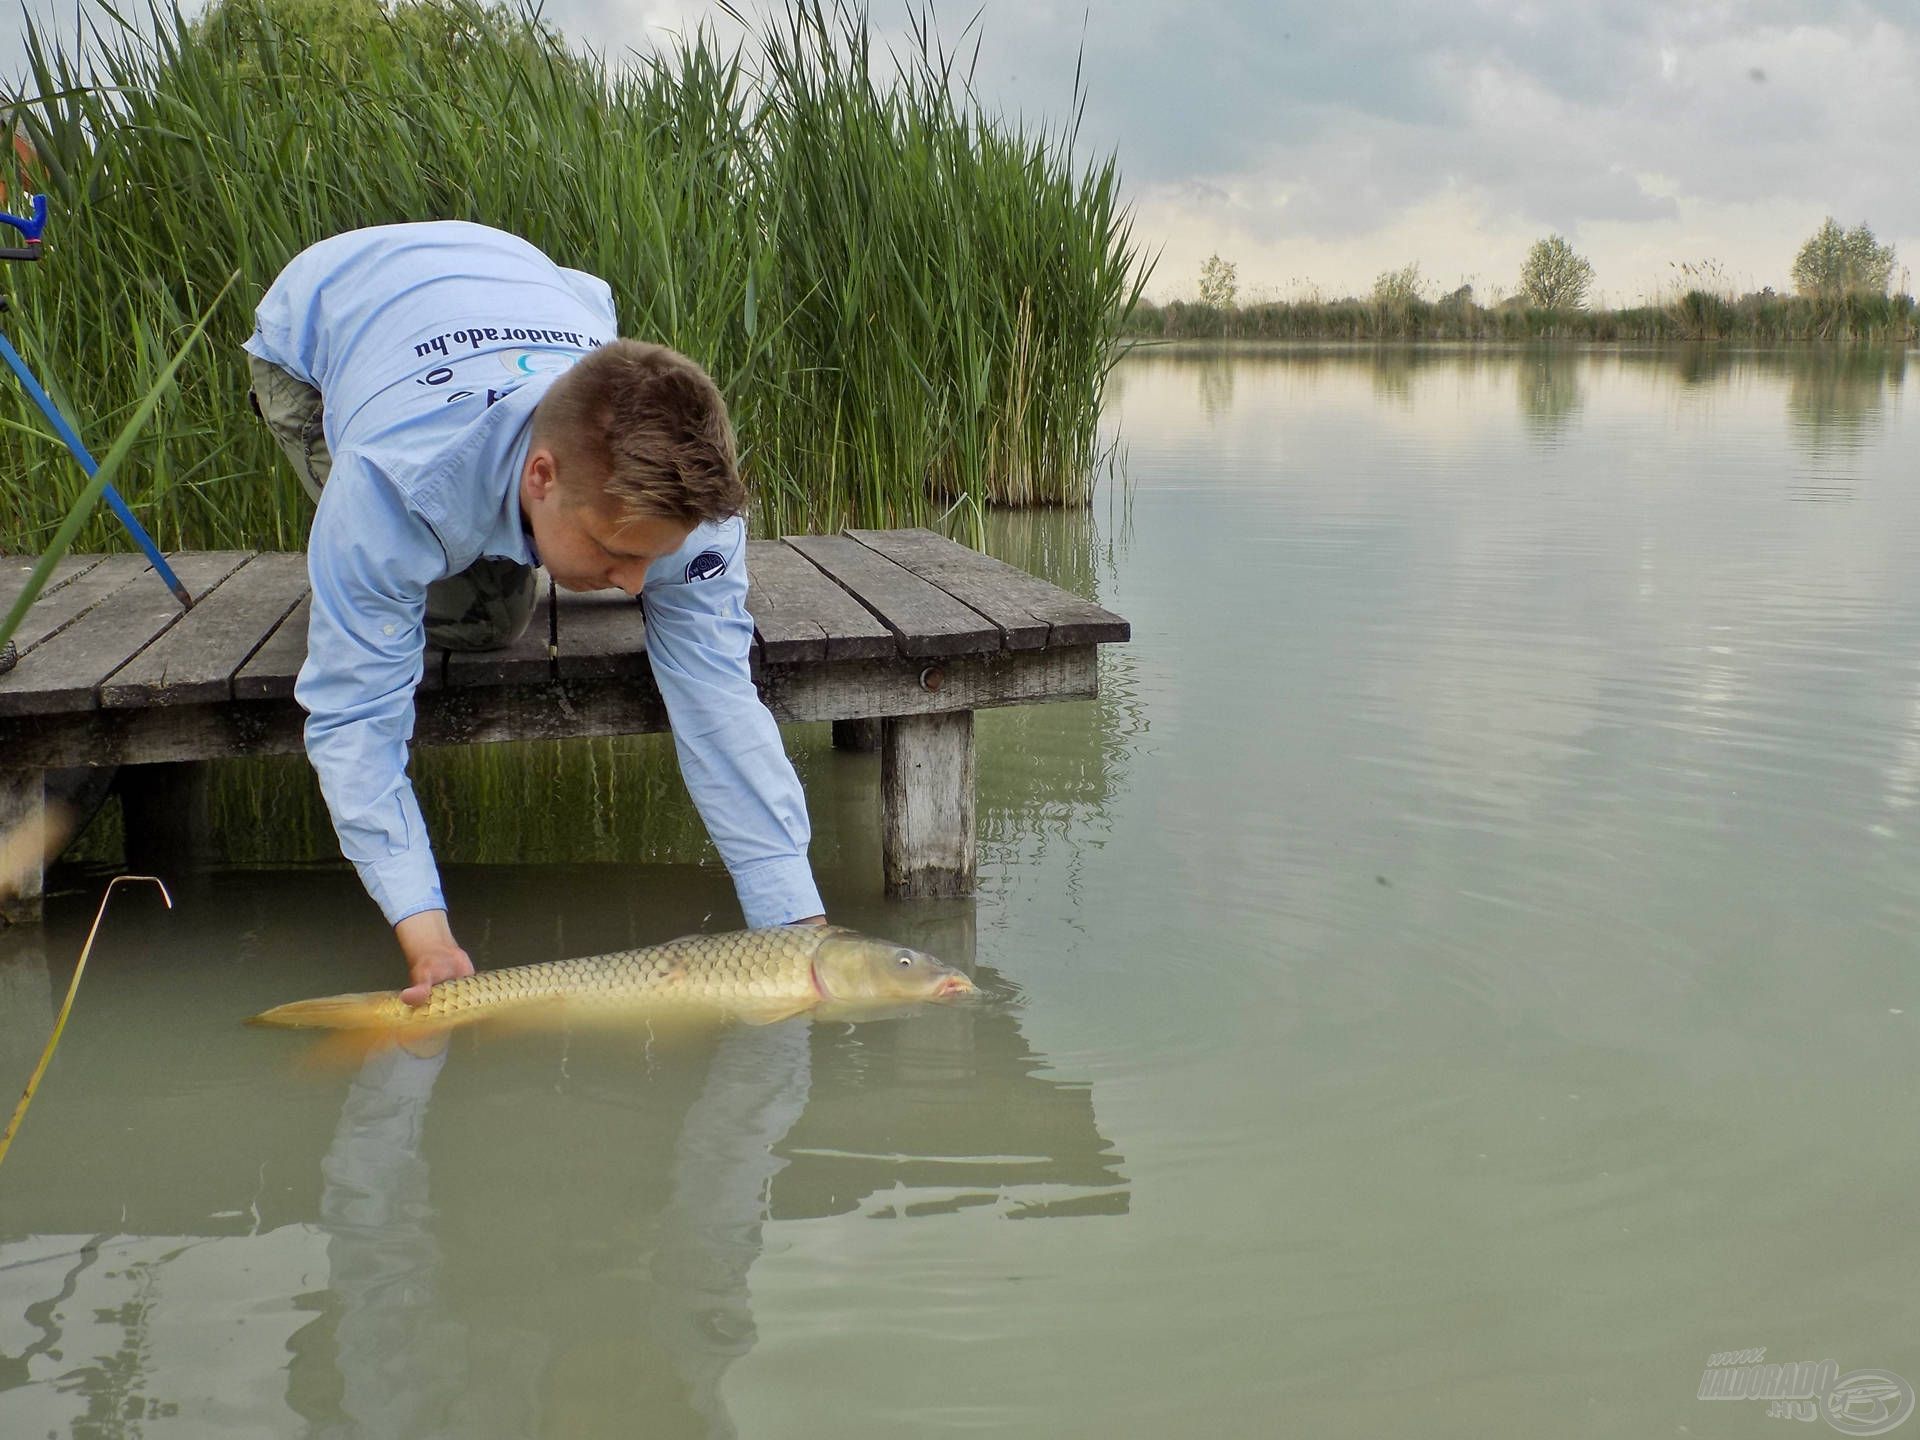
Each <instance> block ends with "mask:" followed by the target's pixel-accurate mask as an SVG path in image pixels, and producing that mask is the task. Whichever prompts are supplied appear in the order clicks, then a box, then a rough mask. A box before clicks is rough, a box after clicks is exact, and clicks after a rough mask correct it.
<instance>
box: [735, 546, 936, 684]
mask: <svg viewBox="0 0 1920 1440" xmlns="http://www.w3.org/2000/svg"><path fill="white" fill-rule="evenodd" d="M747 613H748V614H750V615H752V616H753V627H754V629H755V630H756V631H758V632H759V635H760V652H761V656H762V658H763V659H764V660H765V661H766V662H767V663H768V664H770V665H774V664H778V665H785V664H789V663H792V662H793V661H797V660H883V659H885V658H887V657H888V656H890V655H897V654H898V653H899V647H898V645H897V643H896V642H895V640H894V638H893V632H892V631H891V630H889V629H888V628H887V627H886V626H885V625H883V624H881V623H880V622H879V621H878V620H876V619H875V618H874V617H873V616H872V615H871V614H870V613H869V612H868V611H867V609H866V607H865V606H863V605H861V604H860V602H859V601H857V600H855V599H854V598H853V597H852V596H851V595H849V594H847V592H846V591H845V590H843V589H841V588H840V587H839V586H838V585H836V584H834V582H833V581H832V580H830V579H828V578H827V577H826V576H825V575H823V574H821V573H820V569H819V567H818V566H816V565H814V564H812V563H811V562H809V561H808V560H807V559H806V557H805V556H803V555H801V554H800V553H799V552H798V551H796V550H794V549H793V548H792V547H791V546H789V545H784V544H782V543H781V542H780V541H778V540H750V541H748V542H747Z"/></svg>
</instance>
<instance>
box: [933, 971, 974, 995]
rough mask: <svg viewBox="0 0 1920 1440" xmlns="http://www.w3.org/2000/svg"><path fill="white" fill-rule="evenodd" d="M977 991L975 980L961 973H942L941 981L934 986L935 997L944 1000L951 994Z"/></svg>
mask: <svg viewBox="0 0 1920 1440" xmlns="http://www.w3.org/2000/svg"><path fill="white" fill-rule="evenodd" d="M974 993H976V992H975V990H974V986H973V982H972V981H971V980H969V979H968V978H967V977H966V976H964V975H961V974H958V973H956V974H953V975H942V976H941V977H940V983H939V984H937V985H935V986H934V987H933V998H934V999H936V1000H944V999H946V998H947V997H948V996H949V995H972V994H974Z"/></svg>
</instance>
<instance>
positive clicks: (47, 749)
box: [0, 645, 1098, 770]
mask: <svg viewBox="0 0 1920 1440" xmlns="http://www.w3.org/2000/svg"><path fill="white" fill-rule="evenodd" d="M436 653H438V652H436ZM1095 656H1096V652H1095V649H1094V647H1093V646H1091V645H1086V646H1078V647H1072V648H1069V649H1065V650H1027V651H1000V652H997V653H995V654H992V655H968V656H956V657H954V658H952V659H950V660H943V661H939V662H937V663H935V664H932V665H929V664H928V663H927V662H924V661H918V660H903V659H900V658H898V657H896V658H894V659H892V660H849V661H842V662H840V663H838V664H835V663H832V662H829V663H826V664H815V665H796V666H779V665H769V666H767V667H766V669H765V672H764V674H763V675H762V678H761V682H760V695H761V698H762V699H763V700H765V701H766V704H767V708H768V709H770V710H771V711H772V712H773V715H774V718H775V719H776V720H779V721H781V722H783V723H786V722H794V721H819V720H861V719H866V718H867V717H869V716H873V715H937V714H943V713H946V712H949V711H953V710H980V709H986V708H989V707H993V706H999V705H1026V704H1033V703H1037V702H1043V701H1050V700H1086V699H1091V698H1092V697H1093V696H1094V695H1095V694H1096V693H1098V668H1097V665H1096V660H1095ZM415 716H416V719H415V726H414V741H415V743H416V744H420V745H458V744H468V743H489V742H492V741H498V740H560V739H568V738H572V737H576V736H592V735H636V734H644V733H647V732H650V731H656V730H664V729H666V728H667V720H666V707H665V706H664V705H663V704H662V703H661V700H660V694H659V691H658V690H657V689H655V688H654V684H653V677H652V675H651V674H647V675H644V676H633V677H616V678H611V679H603V680H584V681H561V682H559V683H551V682H550V683H547V684H543V685H534V686H500V687H497V688H489V687H480V688H472V689H464V688H463V689H450V688H442V689H437V690H428V689H426V688H425V687H424V686H423V687H422V689H421V690H420V691H419V692H418V693H417V695H416V699H415ZM305 718H306V717H305V715H304V714H303V713H302V711H301V710H300V707H299V706H298V705H297V704H296V703H295V702H294V701H293V699H292V698H291V697H290V696H289V697H281V698H278V699H267V700H252V701H239V700H233V701H226V702H223V703H219V704H203V705H173V706H148V707H144V708H141V709H135V710H81V711H72V712H67V713H61V714H50V715H30V716H5V715H0V756H4V757H5V759H6V764H7V765H8V766H11V767H17V768H21V769H29V768H31V769H36V770H40V769H46V770H52V769H59V768H62V767H65V766H75V765H139V764H151V763H154V762H158V761H167V760H211V759H224V758H227V757H231V756H240V755H281V754H297V753H299V752H300V750H301V749H302V748H303V746H302V743H301V730H302V725H303V722H304V720H305Z"/></svg>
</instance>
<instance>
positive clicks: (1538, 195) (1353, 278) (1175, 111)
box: [0, 0, 1920, 304]
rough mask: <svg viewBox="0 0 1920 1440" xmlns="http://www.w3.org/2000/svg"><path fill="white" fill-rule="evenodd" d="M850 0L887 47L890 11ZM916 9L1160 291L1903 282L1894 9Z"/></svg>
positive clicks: (1684, 4) (994, 3)
mask: <svg viewBox="0 0 1920 1440" xmlns="http://www.w3.org/2000/svg"><path fill="white" fill-rule="evenodd" d="M0 3H8V0H0ZM10 3H12V4H14V5H16V6H17V5H18V3H19V0H10ZM745 8H750V9H751V8H764V6H763V5H760V6H756V5H755V4H754V3H753V0H748V3H747V5H746V7H745ZM872 9H873V17H874V21H875V23H876V26H877V27H878V28H879V29H880V30H882V31H883V32H885V33H887V34H890V35H893V36H904V34H905V30H906V26H905V18H906V9H905V7H904V6H903V5H897V4H889V3H886V0H875V3H874V4H873V7H872ZM932 9H933V12H934V14H935V17H936V21H937V24H938V28H939V30H940V32H941V34H942V36H943V37H944V38H947V39H948V40H950V41H953V42H955V43H957V42H959V41H960V39H961V37H962V35H963V34H966V35H967V41H968V44H969V46H970V45H971V43H972V40H973V38H974V37H975V36H976V35H977V36H978V38H979V41H980V49H979V62H978V68H977V70H976V87H977V89H978V90H979V92H980V94H981V96H982V98H983V100H985V101H986V102H987V103H988V104H989V105H991V106H993V107H996V108H998V109H1001V110H1004V111H1005V112H1006V113H1007V114H1009V115H1025V116H1027V117H1038V118H1039V119H1041V120H1043V121H1046V122H1050V123H1054V124H1057V123H1059V122H1060V121H1061V120H1062V119H1064V117H1065V116H1066V115H1067V113H1068V111H1069V109H1070V104H1071V98H1072V93H1073V79H1074V71H1075V66H1076V62H1078V63H1079V65H1080V68H1081V72H1082V83H1083V86H1084V89H1085V91H1086V94H1087V105H1086V116H1085V120H1084V123H1083V126H1082V130H1081V139H1082V149H1083V151H1085V152H1086V153H1087V154H1089V155H1090V154H1092V153H1094V152H1095V151H1102V152H1104V151H1106V150H1112V151H1115V152H1117V154H1118V156H1119V160H1120V169H1121V173H1122V175H1123V177H1124V178H1125V181H1126V185H1127V193H1128V198H1129V200H1130V203H1131V204H1132V206H1133V207H1134V211H1135V215H1136V220H1137V224H1136V233H1137V234H1138V236H1139V237H1140V238H1141V239H1142V240H1143V241H1144V242H1145V243H1146V244H1147V245H1148V247H1149V248H1150V249H1152V250H1154V251H1156V252H1158V254H1159V260H1158V264H1157V267H1156V269H1155V272H1154V281H1153V283H1152V284H1151V285H1150V287H1149V293H1150V294H1153V295H1156V296H1159V297H1161V298H1165V297H1168V296H1172V295H1183V294H1185V295H1190V294H1192V293H1193V291H1194V288H1195V282H1196V280H1197V277H1198V273H1199V268H1200V265H1201V262H1202V261H1203V260H1204V259H1205V258H1206V257H1207V256H1208V255H1209V254H1212V253H1215V252H1217V253H1219V254H1220V255H1222V256H1224V257H1225V258H1227V259H1230V260H1232V261H1234V262H1235V263H1236V264H1237V266H1238V268H1239V276H1240V284H1241V293H1242V297H1243V298H1261V297H1263V296H1267V295H1271V296H1274V297H1278V298H1291V297H1295V296H1300V295H1305V294H1309V293H1312V292H1313V291H1315V290H1317V291H1319V292H1320V293H1322V294H1325V295H1329V296H1332V295H1339V294H1346V293H1352V292H1364V291H1365V290H1367V289H1368V288H1370V287H1371V285H1372V282H1373V277H1374V276H1375V275H1376V274H1378V273H1379V272H1380V271H1382V270H1384V269H1388V268H1394V267H1398V266H1401V265H1405V264H1407V263H1408V262H1410V261H1417V262H1418V263H1419V265H1420V268H1421V272H1422V274H1423V275H1424V276H1426V277H1427V278H1428V279H1429V280H1430V281H1431V282H1433V284H1434V285H1436V286H1445V287H1447V288H1451V287H1453V286H1455V285H1458V284H1461V283H1463V282H1471V283H1472V284H1473V285H1474V286H1475V287H1476V290H1478V291H1480V292H1481V293H1482V294H1485V293H1487V292H1490V291H1501V290H1506V291H1510V290H1511V289H1513V287H1514V284H1515V281H1516V278H1517V276H1518V273H1519V268H1520V262H1521V259H1522V257H1523V256H1524V254H1525V252H1526V248H1527V246H1528V244H1529V243H1531V241H1533V240H1534V239H1536V238H1537V237H1539V236H1541V235H1543V234H1547V233H1549V232H1559V233H1561V234H1564V235H1566V236H1567V237H1568V238H1569V239H1570V240H1571V241H1572V242H1573V244H1574V246H1575V248H1576V249H1578V250H1579V251H1581V253H1583V254H1585V255H1587V256H1588V257H1589V258H1590V259H1591V260H1592V261H1593V263H1594V267H1595V271H1596V275H1595V286H1596V290H1597V292H1598V295H1597V297H1596V298H1598V299H1600V300H1601V301H1603V302H1604V303H1609V304H1630V303H1636V302H1638V301H1640V300H1641V299H1643V298H1647V297H1653V298H1658V297H1660V296H1661V295H1663V294H1665V293H1667V292H1669V291H1670V290H1671V289H1672V287H1673V286H1674V284H1675V282H1676V280H1677V278H1678V275H1679V272H1678V270H1677V268H1676V267H1677V266H1678V265H1679V264H1681V263H1685V262H1692V263H1694V264H1696V265H1698V264H1702V263H1706V262H1712V263H1714V264H1717V266H1718V267H1719V270H1720V272H1721V273H1722V274H1723V275H1724V276H1725V280H1726V283H1728V284H1730V285H1732V286H1734V287H1736V288H1738V289H1742V290H1745V289H1753V288H1758V287H1759V286H1762V285H1773V286H1775V287H1776V288H1779V289H1785V288H1787V287H1788V279H1787V270H1788V267H1789V265H1790V264H1791V263H1792V259H1793V254H1794V251H1795V250H1796V249H1797V248H1798V246H1799V244H1800V242H1801V241H1802V240H1804V239H1805V238H1806V236H1807V235H1808V234H1810V233H1811V232H1812V231H1813V230H1814V229H1815V228H1816V227H1817V226H1818V225H1819V223H1820V221H1821V220H1822V218H1824V217H1825V216H1827V215H1829V214H1831V215H1833V216H1835V217H1836V218H1838V219H1840V220H1841V221H1842V222H1844V223H1846V224H1848V225H1852V224H1856V223H1859V222H1861V221H1865V222H1867V223H1868V224H1870V225H1872V226H1873V228H1874V231H1875V233H1876V234H1878V235H1879V237H1880V238H1881V239H1882V240H1886V241H1891V242H1892V243H1893V244H1894V245H1895V246H1896V247H1897V249H1898V251H1899V255H1900V259H1901V262H1902V263H1903V264H1906V265H1911V266H1913V267H1914V268H1915V269H1916V270H1920V0H1824V3H1819V4H1807V3H1797V0H1613V3H1605V4H1601V3H1590V4H1589V3H1575V0H1363V3H1359V4H1354V5H1344V6H1343V5H1331V4H1327V3H1325V0H1311V3H1308V0H1270V3H1258V0H1208V3H1195V0H1074V3H1071V4H1069V3H1064V0H1018V3H1009V0H984V3H983V4H982V3H978V0H966V3H950V0H936V3H935V4H934V5H933V6H932ZM69 13H70V11H69ZM16 14H17V11H16ZM547 14H548V16H549V18H551V19H552V20H553V21H555V22H556V23H557V24H559V25H560V27H561V28H562V29H563V30H565V31H566V32H567V33H568V34H569V35H571V36H574V37H576V38H578V39H581V40H583V41H586V42H587V43H590V44H592V45H594V46H595V47H596V48H601V49H605V50H608V51H610V52H614V53H617V52H618V51H620V50H622V49H624V48H628V47H642V48H644V47H646V46H648V45H649V44H651V43H657V41H658V39H659V38H660V37H661V36H663V35H664V34H666V33H668V32H672V31H676V30H685V29H687V28H690V27H691V26H694V25H697V24H699V23H701V22H702V21H703V20H706V21H709V22H710V23H712V24H713V25H714V26H715V28H716V29H717V30H718V32H719V33H721V34H722V35H723V36H728V37H731V36H736V35H737V34H738V33H739V32H738V29H737V27H735V26H734V25H733V24H732V23H731V22H729V21H728V20H727V19H726V18H725V16H724V14H723V13H722V12H721V11H720V9H719V7H718V6H717V5H712V4H701V3H695V0H549V3H548V7H547ZM976 15H977V16H978V20H977V25H976V28H975V29H974V30H973V31H971V32H969V31H968V25H969V22H970V21H973V20H974V17H975V16H976ZM13 28H15V29H17V28H18V22H17V21H15V22H14V26H13ZM16 48H17V46H16V45H15V43H14V42H13V41H12V39H11V38H10V37H9V38H8V40H7V44H6V50H7V51H11V50H14V49H16ZM9 58H10V55H7V54H6V53H4V52H0V60H5V59H9ZM8 68H9V69H10V68H11V67H10V66H9V67H8ZM1897 277H1898V270H1897V269H1896V278H1897ZM1912 283H1913V282H1912V281H1911V280H1910V281H1909V284H1908V288H1909V289H1911V288H1912Z"/></svg>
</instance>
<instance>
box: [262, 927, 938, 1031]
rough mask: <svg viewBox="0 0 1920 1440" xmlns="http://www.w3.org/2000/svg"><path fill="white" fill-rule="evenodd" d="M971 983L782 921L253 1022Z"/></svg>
mask: <svg viewBox="0 0 1920 1440" xmlns="http://www.w3.org/2000/svg"><path fill="white" fill-rule="evenodd" d="M972 988H973V986H972V984H971V983H970V982H969V981H968V980H967V978H966V977H965V976H964V975H962V974H960V972H959V971H957V970H954V969H952V968H951V967H949V966H946V965H942V964H941V963H940V962H939V961H937V960H935V959H934V958H933V957H932V956H930V955H922V954H920V953H919V952H918V951H914V950H908V949H905V948H904V947H901V946H899V945H895V944H894V943H892V942H891V941H886V940H876V939H873V938H871V937H868V936H863V935H860V934H858V933H856V932H854V931H852V930H848V929H846V928H845V927H844V926H835V925H781V926H774V927H771V928H768V929H762V930H736V931H732V932H730V933H728V934H724V935H685V936H682V937H681V938H679V939H677V940H669V941H667V942H666V943H665V944H663V945H650V946H647V947H646V948H644V949H638V950H615V951H612V952H610V953H608V954H605V955H589V956H585V957H582V958H580V959H575V960H547V961H542V962H541V963H539V964H535V965H515V966H512V967H509V968H507V969H503V970H483V971H480V972H478V973H477V974H474V975H468V976H463V977H461V978H460V979H458V980H443V981H441V982H440V983H439V984H437V985H435V986H434V987H433V988H432V990H431V991H430V992H429V994H428V999H427V1001H426V1003H425V1004H423V1005H420V1006H418V1007H415V1006H410V1005H408V1004H407V1003H406V1002H405V1001H403V1000H402V999H401V998H400V992H399V991H397V990H377V991H368V992H363V993H359V994H353V995H328V996H323V997H321V998H319V999H316V1000H297V1001H294V1002H293V1003H292V1004H289V1005H280V1006H276V1007H275V1008H273V1009H271V1010H267V1011H264V1012H262V1013H261V1014H259V1015H255V1016H254V1017H252V1018H253V1023H255V1024H260V1025H278V1026H292V1027H299V1028H310V1027H319V1028H327V1029H368V1028H370V1029H382V1030H395V1029H435V1028H439V1029H444V1028H447V1027H450V1026H454V1025H459V1024H463V1023H465V1022H467V1021H470V1020H479V1019H483V1018H485V1017H486V1016H488V1015H494V1014H501V1013H505V1012H511V1011H514V1010H538V1009H541V1008H543V1007H552V1008H555V1009H557V1010H560V1011H562V1012H564V1013H567V1014H577V1013H580V1012H582V1011H584V1012H588V1013H592V1012H595V1011H598V1012H603V1013H607V1014H626V1013H630V1012H635V1011H640V1010H647V1011H654V1010H663V1009H678V1008H686V1009H694V1010H702V1009H704V1010H709V1011H722V1012H729V1013H732V1014H734V1015H737V1016H739V1017H741V1018H744V1019H747V1020H752V1021H766V1020H774V1019H778V1018H780V1017H781V1016H784V1015H791V1014H795V1013H797V1012H799V1011H801V1010H807V1009H812V1008H813V1007H814V1006H816V1005H819V1004H822V1003H827V1002H832V1003H835V1004H838V1005H840V1006H841V1007H842V1011H844V1010H845V1007H846V1006H848V1005H853V1006H855V1007H858V1006H859V1005H863V1004H864V1005H871V1004H873V1003H875V1002H879V1003H882V1004H885V1003H895V1002H900V1001H907V1002H914V1001H919V1000H926V999H935V998H939V997H941V996H946V995H954V994H965V993H968V992H969V991H971V990H972Z"/></svg>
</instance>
